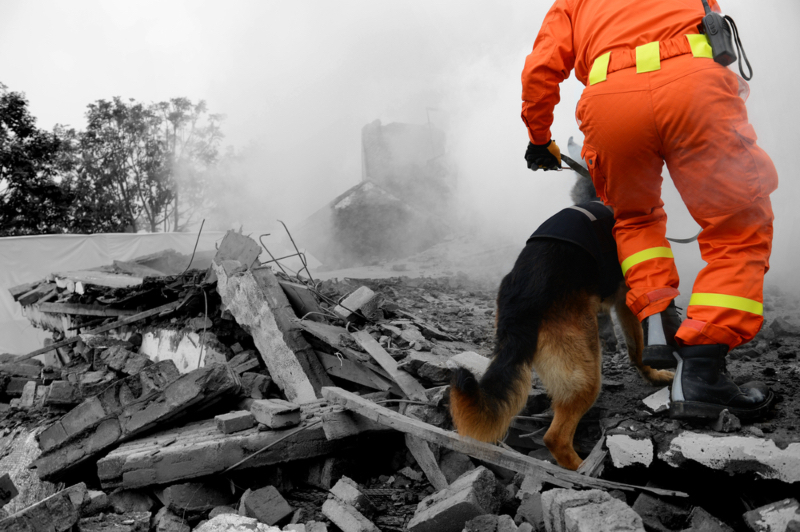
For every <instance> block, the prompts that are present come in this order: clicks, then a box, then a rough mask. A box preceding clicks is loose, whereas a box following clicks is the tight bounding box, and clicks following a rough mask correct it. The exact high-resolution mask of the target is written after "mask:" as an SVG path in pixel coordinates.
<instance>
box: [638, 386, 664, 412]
mask: <svg viewBox="0 0 800 532" xmlns="http://www.w3.org/2000/svg"><path fill="white" fill-rule="evenodd" d="M642 402H643V403H644V406H646V407H647V408H649V409H650V410H652V411H653V412H654V413H656V414H658V413H661V412H666V411H667V410H669V386H665V387H664V388H661V389H660V390H658V391H657V392H656V393H654V394H650V395H648V396H647V397H645V398H644V399H642Z"/></svg>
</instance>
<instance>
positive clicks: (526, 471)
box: [322, 388, 689, 497]
mask: <svg viewBox="0 0 800 532" xmlns="http://www.w3.org/2000/svg"><path fill="white" fill-rule="evenodd" d="M322 395H323V397H325V398H326V399H328V401H330V402H332V403H336V404H339V405H342V406H344V407H345V408H347V409H348V410H352V411H353V412H356V413H358V414H361V415H362V416H364V417H366V418H369V419H371V420H373V421H375V422H376V423H381V424H383V425H386V426H388V427H392V428H394V429H396V430H399V431H400V432H403V433H406V434H412V435H414V436H417V437H419V438H421V439H423V440H425V441H428V442H430V443H435V444H437V445H442V446H444V447H447V448H448V449H452V450H454V451H458V452H460V453H464V454H466V455H469V456H472V457H473V458H476V459H478V460H483V461H484V462H489V463H490V464H494V465H497V466H500V467H505V468H506V469H510V470H512V471H517V472H519V473H522V474H523V475H530V474H538V475H550V476H553V477H555V478H556V479H563V480H565V481H567V482H572V483H574V484H576V485H580V486H586V487H589V488H600V489H622V490H628V491H632V490H641V491H648V492H650V493H654V494H656V495H664V496H672V497H675V496H679V497H688V496H689V495H688V494H686V493H683V492H679V491H670V490H662V489H658V488H649V487H646V486H633V485H630V484H622V483H619V482H611V481H608V480H602V479H596V478H592V477H587V476H585V475H581V474H580V473H576V472H574V471H568V470H566V469H562V468H561V467H559V466H557V465H553V464H550V463H547V462H543V461H541V460H536V459H534V458H531V457H529V456H525V455H524V454H521V453H517V452H514V451H508V450H506V449H503V448H501V447H497V446H496V445H490V444H488V443H484V442H481V441H478V440H473V439H472V438H467V437H465V436H460V435H458V434H457V433H454V432H449V431H446V430H443V429H440V428H439V427H435V426H433V425H429V424H427V423H424V422H422V421H419V420H418V419H413V418H410V417H407V416H404V415H402V414H398V413H397V412H394V411H392V410H389V409H388V408H384V407H382V406H380V405H376V404H375V403H372V402H370V401H368V400H366V399H364V398H363V397H359V396H358V395H356V394H353V393H350V392H347V391H345V390H342V389H341V388H323V389H322Z"/></svg>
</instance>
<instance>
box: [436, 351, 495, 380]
mask: <svg viewBox="0 0 800 532" xmlns="http://www.w3.org/2000/svg"><path fill="white" fill-rule="evenodd" d="M490 362H491V360H489V359H488V358H486V357H485V356H481V355H479V354H478V353H475V352H473V351H464V352H463V353H459V354H457V355H455V356H452V357H450V359H449V360H448V361H447V367H448V368H450V369H451V370H453V371H455V370H457V369H458V368H464V369H468V370H469V371H470V372H472V374H473V375H475V378H476V379H478V380H480V379H481V377H483V374H484V373H486V370H487V368H488V367H489V363H490Z"/></svg>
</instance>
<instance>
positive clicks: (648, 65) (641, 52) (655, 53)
mask: <svg viewBox="0 0 800 532" xmlns="http://www.w3.org/2000/svg"><path fill="white" fill-rule="evenodd" d="M654 70H661V47H660V46H659V45H658V41H655V42H649V43H647V44H643V45H641V46H637V47H636V73H637V74H641V73H643V72H653V71H654Z"/></svg>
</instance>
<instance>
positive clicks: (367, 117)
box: [0, 0, 800, 294]
mask: <svg viewBox="0 0 800 532" xmlns="http://www.w3.org/2000/svg"><path fill="white" fill-rule="evenodd" d="M698 2H699V0H698ZM549 4H550V2H538V1H530V0H527V1H501V2H478V1H467V2H464V1H460V2H456V1H454V0H442V1H439V2H410V3H409V2H404V3H388V2H366V1H363V0H361V1H355V0H345V1H338V2H323V1H318V2H255V1H252V2H247V1H240V2H234V3H224V4H223V3H219V2H210V1H205V2H204V1H192V2H168V3H163V2H154V1H153V2H135V3H133V2H131V3H120V2H113V3H112V2H101V1H99V0H98V1H84V2H70V3H67V4H65V3H55V2H54V3H51V4H48V8H47V9H42V6H41V5H39V4H35V5H34V4H31V3H25V2H21V1H19V2H6V3H4V6H3V7H2V8H0V12H4V13H3V15H4V16H0V60H2V63H3V64H4V78H3V81H4V82H5V83H6V84H7V85H9V86H10V87H11V88H13V89H14V90H22V91H25V92H26V93H27V95H28V97H29V99H30V101H31V109H32V112H33V113H34V114H35V115H36V116H38V117H39V119H40V122H39V123H40V125H41V126H42V127H50V126H52V125H53V124H55V123H67V124H73V125H76V126H80V125H81V124H82V113H83V110H84V109H85V105H86V104H87V103H89V102H90V101H93V100H95V99H98V98H110V97H112V96H114V95H120V96H124V97H135V98H137V99H139V100H145V101H148V100H152V101H155V100H160V99H166V98H169V97H174V96H178V95H185V96H188V97H190V98H192V99H205V100H207V101H208V105H209V108H210V109H211V110H212V111H214V112H219V113H224V114H225V115H226V116H227V120H226V122H225V124H224V130H225V132H226V135H227V139H226V142H227V143H229V144H231V145H233V146H235V147H236V149H237V150H238V151H239V152H240V155H241V156H240V157H239V159H238V160H237V162H236V163H235V164H233V167H232V169H231V172H230V173H229V174H227V175H226V177H225V181H224V182H223V183H222V186H220V187H219V190H217V192H216V194H217V200H218V202H219V203H220V205H221V206H222V207H223V212H222V214H221V215H220V216H219V219H218V220H217V223H218V224H222V225H229V226H230V225H235V226H237V227H238V226H239V225H240V224H243V225H244V226H245V227H259V228H266V227H271V226H273V225H274V221H275V220H276V219H282V220H284V221H286V222H288V223H289V224H290V227H291V225H292V224H298V223H299V222H301V221H302V220H304V219H305V218H306V217H308V216H309V215H311V214H312V213H314V212H315V211H316V210H318V209H319V208H320V207H322V206H324V205H325V204H327V203H328V202H329V201H331V200H332V199H333V198H335V197H337V196H338V195H339V194H341V193H342V192H344V191H345V190H347V189H348V188H350V187H352V186H354V185H356V184H357V183H359V182H360V180H361V176H362V168H361V164H362V153H361V128H362V127H363V126H364V125H365V124H367V123H370V122H372V121H373V120H375V119H380V120H381V121H382V123H383V124H388V123H392V122H407V123H417V124H426V123H429V122H430V123H431V124H433V125H435V126H436V127H438V128H441V129H443V130H444V131H445V132H446V134H447V139H448V140H447V143H448V144H447V150H448V156H449V158H450V159H451V161H453V163H454V164H455V165H456V166H457V169H458V170H457V171H458V179H459V194H460V195H459V202H458V211H459V212H458V214H459V216H460V218H459V220H460V222H459V223H461V224H462V225H463V226H464V228H465V229H468V230H470V231H478V230H480V231H485V232H486V233H490V234H494V235H501V236H502V237H503V238H505V239H507V240H508V241H509V242H516V243H519V245H520V246H521V245H522V244H523V243H524V240H525V238H526V237H527V236H528V235H529V234H530V233H531V232H532V231H533V229H534V228H535V227H536V226H537V225H538V224H539V223H540V222H542V221H543V220H544V219H546V218H547V217H549V216H550V215H551V214H553V213H554V212H556V211H557V210H558V209H560V208H562V207H563V206H566V205H568V204H569V190H570V188H571V187H572V185H573V183H574V181H575V179H576V176H575V174H573V173H572V172H559V173H555V172H548V173H544V172H537V173H532V172H530V171H529V170H528V169H527V168H526V167H525V162H524V160H523V153H524V151H525V147H526V144H527V136H526V132H525V128H524V126H523V124H522V122H521V120H520V119H519V108H520V92H521V88H520V81H519V77H520V72H521V69H522V65H523V62H524V58H525V56H526V55H527V54H528V53H529V51H530V49H531V47H532V44H533V41H534V38H535V36H536V33H537V31H538V29H539V26H540V24H541V21H542V18H543V17H544V14H545V13H546V11H547V9H548V8H549ZM721 4H722V7H723V10H724V11H725V12H726V13H727V14H729V15H731V16H732V17H733V18H734V19H735V20H736V21H737V23H738V26H739V30H740V32H741V35H742V39H743V42H744V45H745V47H746V50H747V54H748V57H749V58H750V61H751V63H752V64H753V67H754V70H755V78H754V80H753V81H752V82H751V84H750V86H751V89H752V93H751V97H750V99H749V101H748V108H749V112H750V119H751V122H752V123H753V125H754V127H755V129H756V131H757V133H758V135H759V144H760V145H761V146H762V147H763V148H764V149H765V150H766V151H767V152H768V153H769V154H770V155H771V156H772V158H773V160H774V161H775V164H776V166H777V167H778V172H779V175H780V177H781V185H780V188H779V189H778V192H777V193H776V194H775V195H773V202H774V208H775V214H776V225H775V245H774V255H773V257H774V260H773V272H772V273H771V274H770V275H769V277H768V283H769V282H773V283H774V282H786V283H793V281H794V277H795V276H794V275H793V273H794V269H795V267H794V265H795V264H796V263H797V262H798V261H800V249H798V247H797V246H795V244H794V243H795V241H796V238H797V236H796V232H795V231H796V227H798V225H800V224H799V223H798V222H800V209H797V208H796V207H795V206H794V198H795V197H798V194H797V192H798V191H800V185H798V182H797V181H796V180H795V179H794V174H795V173H796V172H795V171H794V170H795V169H794V167H795V164H794V153H795V152H796V151H797V147H796V144H797V139H798V135H797V134H796V127H797V126H796V124H798V123H799V122H800V110H798V109H799V108H800V107H799V106H797V105H794V104H793V103H792V100H791V95H792V91H793V90H794V89H795V87H796V86H797V82H798V81H800V74H799V72H800V67H798V64H797V61H795V60H794V57H793V53H792V52H793V51H794V50H798V49H800V34H798V32H797V31H796V28H795V23H796V21H798V20H800V4H798V3H797V2H796V1H795V0H772V1H770V2H766V3H763V2H762V3H755V2H753V1H747V0H722V1H721ZM32 28H36V29H37V32H32V31H31V29H32ZM21 42H26V43H27V44H26V46H19V43H21ZM53 43H58V45H57V46H55V45H54V44H53ZM582 88H583V87H582V86H581V85H580V83H579V82H577V81H576V80H575V79H574V77H571V78H570V79H568V80H567V81H566V82H565V83H564V84H563V85H562V92H561V97H562V100H561V103H560V105H559V106H558V107H557V109H556V117H555V124H554V127H553V134H554V138H556V140H557V141H558V142H559V144H561V145H562V146H564V147H565V146H566V142H567V139H568V138H569V137H570V136H575V137H576V140H578V141H580V140H581V135H580V132H579V131H578V128H577V125H576V124H575V120H574V109H575V105H576V103H577V101H578V99H579V97H580V93H581V90H582ZM664 197H665V201H666V203H667V205H666V208H667V211H668V213H669V216H670V222H669V233H670V234H671V235H675V236H678V237H685V236H689V235H692V234H694V233H695V232H696V230H697V226H696V225H695V224H694V222H693V221H692V220H691V217H690V216H689V214H688V212H686V210H685V208H684V207H683V205H682V202H681V201H680V198H679V196H678V194H677V192H676V191H675V190H674V187H672V185H671V182H670V181H669V179H665V184H664ZM676 247H677V246H676ZM676 255H677V260H678V263H679V268H680V270H681V273H682V276H683V278H684V283H688V282H690V280H691V279H692V278H693V277H694V274H695V273H696V271H697V270H698V269H699V268H700V266H701V265H702V263H701V261H700V259H699V252H698V251H697V247H696V244H695V245H691V246H683V247H682V248H680V249H677V250H676ZM793 284H797V283H793ZM682 288H683V290H682V291H683V292H684V293H685V294H688V293H689V291H690V286H689V285H687V284H684V286H683V287H682Z"/></svg>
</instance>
